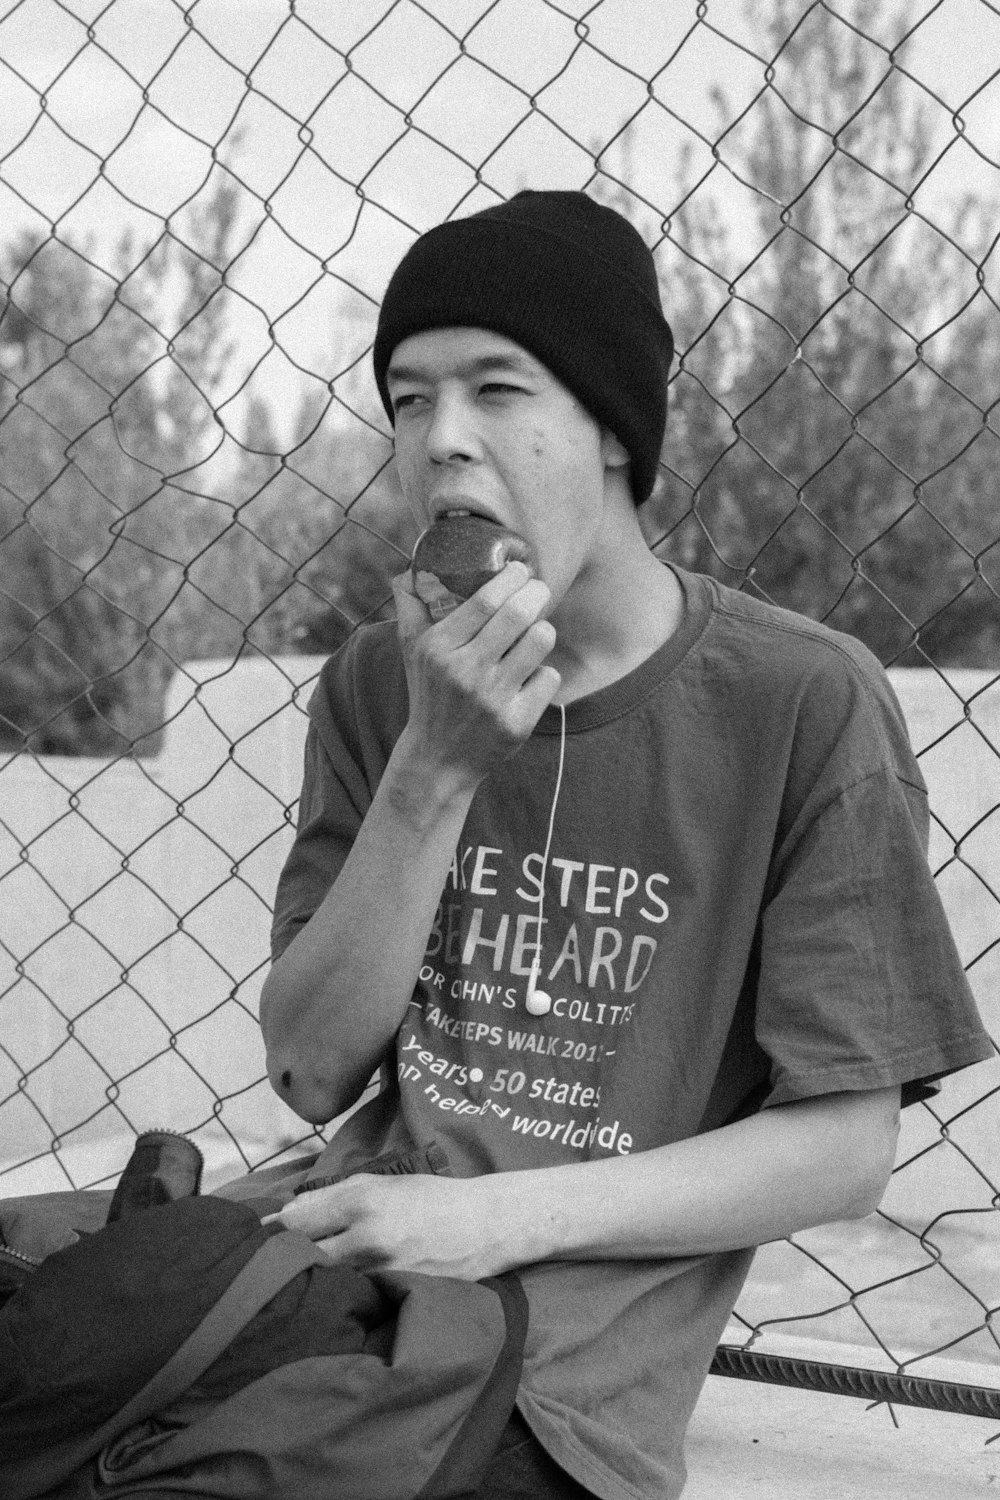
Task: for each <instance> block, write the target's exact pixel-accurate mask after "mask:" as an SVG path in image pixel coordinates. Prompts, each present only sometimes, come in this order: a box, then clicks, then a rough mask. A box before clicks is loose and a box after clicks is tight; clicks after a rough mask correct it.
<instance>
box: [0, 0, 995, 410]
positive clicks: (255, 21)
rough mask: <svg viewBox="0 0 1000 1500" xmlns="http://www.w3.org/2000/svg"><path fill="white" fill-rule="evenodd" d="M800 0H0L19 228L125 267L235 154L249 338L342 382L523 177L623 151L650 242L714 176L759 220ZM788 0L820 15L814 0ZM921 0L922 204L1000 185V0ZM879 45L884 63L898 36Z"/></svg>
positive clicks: (237, 312) (845, 8) (563, 180)
mask: <svg viewBox="0 0 1000 1500" xmlns="http://www.w3.org/2000/svg"><path fill="white" fill-rule="evenodd" d="M779 3H781V0H767V3H766V4H762V3H756V4H753V5H750V4H748V3H746V0H705V3H703V4H701V5H698V4H696V3H695V0H669V3H668V0H419V3H418V0H295V3H294V6H292V5H290V4H289V0H195V3H193V4H189V5H187V7H186V9H185V8H184V7H183V6H182V5H180V4H178V3H175V0H110V3H109V0H0V226H3V227H2V228H0V244H2V242H3V240H4V239H9V238H10V236H12V235H13V234H14V233H15V232H16V231H17V230H18V229H20V228H30V229H33V230H35V231H36V232H38V233H41V234H48V233H50V232H55V233H57V234H58V235H59V236H60V237H63V238H68V239H72V240H73V241H74V242H76V243H87V244H88V245H89V247H90V250H89V253H90V254H91V255H92V257H93V259H94V260H95V261H96V262H97V263H98V264H100V265H104V266H106V267H107V268H108V269H109V270H110V269H111V268H112V267H113V266H114V264H115V261H114V249H115V246H116V245H117V244H118V242H119V241H120V239H121V235H122V233H123V232H124V230H125V229H126V228H131V229H132V231H133V232H134V236H135V243H136V245H137V246H138V247H144V246H145V245H146V244H148V243H149V242H150V241H151V240H152V239H153V238H155V236H156V235H157V234H158V233H159V232H160V231H161V229H162V227H163V224H164V222H165V221H166V220H168V219H170V220H171V222H172V223H174V224H175V225H177V226H178V227H179V228H180V229H181V230H183V228H184V226H185V224H186V223H187V218H186V215H187V214H188V213H189V212H190V210H189V208H188V207H187V205H189V204H191V203H195V204H196V203H197V202H198V195H199V194H200V193H203V192H204V191H205V185H206V181H207V180H208V179H209V174H210V173H211V171H212V169H213V161H215V162H219V163H222V164H224V166H225V167H227V168H229V169H230V170H231V171H232V172H234V173H235V174H236V175H237V177H238V178H239V180H240V182H241V184H242V207H243V216H242V221H241V234H242V237H243V240H244V242H245V243H246V246H247V248H246V250H245V252H244V253H243V254H242V255H241V256H240V257H239V260H238V261H237V263H236V265H234V266H233V268H232V270H231V273H230V277H229V280H230V284H231V285H232V287H233V288H234V291H235V292H236V293H237V295H236V296H235V297H234V298H232V299H231V317H232V326H233V332H234V337H235V339H236V343H237V346H238V349H239V355H240V359H241V361H242V368H243V369H244V370H249V369H251V368H253V367H255V366H257V365H258V362H259V361H260V360H262V359H263V361H264V363H263V365H260V366H259V368H258V374H257V375H256V376H255V377H254V381H255V383H256V387H257V388H259V392H258V393H260V394H265V395H268V396H269V398H271V399H274V398H275V396H276V397H277V404H278V405H279V406H280V405H281V404H282V395H283V393H284V392H290V391H291V390H292V389H293V388H294V387H296V384H297V382H299V381H300V379H301V376H300V375H299V374H297V373H296V371H297V370H301V369H305V370H307V371H309V372H311V373H310V376H309V377H307V383H308V380H309V379H312V380H315V381H325V380H328V379H331V378H333V377H334V376H336V375H338V374H339V372H341V371H342V370H343V369H344V367H345V365H348V364H350V362H351V359H352V357H353V356H354V354H355V353H360V351H361V350H362V349H363V347H364V345H365V344H366V343H367V340H368V338H369V336H370V320H371V311H372V307H373V305H374V302H375V301H377V299H378V297H379V295H380V292H381V289H382V288H383V286H384V284H385V281H386V280H387V278H388V275H389V274H390V272H391V270H392V267H393V265H394V264H395V263H396V261H397V260H398V258H399V256H400V255H401V254H402V252H403V251H404V250H405V248H406V246H407V245H408V243H409V242H410V240H411V239H412V237H413V234H414V233H415V232H418V231H420V230H423V229H425V228H428V227H429V226H430V225H431V224H433V223H436V222H438V221H439V220H440V219H441V218H444V217H445V216H447V215H448V214H451V213H454V212H456V211H457V212H468V211H470V210H471V209H474V208H475V207H477V206H485V205H486V204H487V203H489V202H494V201H496V197H497V195H501V196H507V195H509V194H510V193H511V192H514V191H516V190H517V189H518V188H519V187H521V186H524V185H526V184H531V185H536V186H548V187H581V186H584V185H586V184H587V183H588V182H589V181H590V180H591V178H592V176H593V170H594V167H593V161H594V156H595V155H596V154H597V153H599V152H601V151H602V150H603V151H604V153H605V154H604V156H603V157H602V160H603V161H604V162H606V164H607V165H608V167H609V169H610V170H611V171H612V172H614V173H615V174H616V175H619V176H624V177H626V178H627V180H628V181H629V183H630V185H631V186H632V187H633V188H634V190H635V192H636V193H637V194H638V196H639V199H640V200H642V201H641V202H637V204H636V209H637V214H638V220H639V223H640V227H642V228H643V230H644V232H647V234H648V236H650V237H651V238H652V239H654V240H655V239H656V237H657V236H658V235H659V234H661V233H662V221H663V215H664V214H665V213H669V210H670V209H671V208H672V207H673V205H674V204H675V203H676V202H677V199H678V195H679V192H680V191H681V187H682V186H683V185H687V186H690V185H692V184H693V183H695V182H697V181H699V180H700V179H702V178H704V177H705V176H706V174H707V178H708V181H707V184H706V186H705V187H703V188H702V189H701V191H703V192H704V191H709V192H711V193H712V194H713V196H714V197H715V198H716V200H717V201H718V203H719V204H720V205H721V211H722V213H723V215H724V217H726V218H727V220H728V222H729V223H730V224H731V225H732V226H734V229H735V232H736V234H737V237H738V235H739V232H740V225H741V224H742V223H744V222H746V221H747V219H748V216H747V215H746V214H745V213H744V212H743V210H744V208H745V198H746V192H747V190H746V189H745V188H744V187H742V186H741V185H740V184H739V182H738V181H737V180H736V178H735V177H734V176H733V175H732V174H731V173H730V172H728V171H727V170H726V167H725V162H726V160H727V154H728V155H733V156H735V154H736V152H737V148H738V143H739V132H740V129H741V125H740V117H741V113H742V111H744V110H746V109H747V108H748V106H750V105H751V104H752V101H753V99H754V98H755V96H756V95H757V93H758V92H759V90H760V89H761V88H762V86H763V84H764V60H763V56H762V54H763V53H764V52H765V51H766V50H767V47H766V43H765V40H764V36H763V29H762V27H761V25H760V18H761V16H762V15H763V16H766V15H768V14H771V13H772V12H773V9H774V6H775V5H778V4H779ZM858 3H859V0H830V3H829V5H828V7H827V8H828V9H830V10H832V11H834V12H836V13H838V14H840V15H842V16H847V17H850V16H853V15H855V14H857V4H858ZM783 9H784V13H785V14H786V16H787V17H788V24H789V25H792V24H794V23H795V22H796V21H800V22H801V24H802V25H803V26H807V25H809V24H812V23H815V20H816V15H815V14H814V13H815V11H816V10H817V4H816V3H814V0H783ZM868 9H869V10H870V11H871V12H872V13H873V18H872V19H870V20H869V21H868V22H867V23H866V24H867V27H868V30H869V32H870V34H871V35H872V36H873V37H874V38H875V40H876V42H879V41H881V42H882V43H883V45H884V46H885V47H888V46H893V45H896V44H897V43H899V42H900V28H899V24H898V22H897V24H896V26H895V30H893V28H892V24H891V23H892V17H893V15H894V14H897V13H898V10H899V8H898V7H897V6H896V5H894V4H891V3H888V0H886V3H881V0H873V3H871V4H869V6H868ZM905 14H906V17H907V21H906V23H905V24H907V25H909V26H910V28H911V30H910V33H909V35H908V37H907V39H905V40H903V41H902V43H901V45H899V46H898V50H897V51H896V53H895V60H896V62H897V64H898V66H899V67H901V68H902V69H903V70H904V71H905V73H906V74H907V75H908V76H907V83H906V89H907V90H908V91H909V92H910V95H911V97H912V98H916V97H919V96H924V97H931V94H932V95H933V96H935V99H934V103H933V115H934V123H935V136H934V141H935V147H936V150H938V151H941V152H943V155H942V157H941V160H940V162H939V163H938V166H937V167H936V169H935V171H934V172H932V173H931V175H930V177H929V178H928V180H927V182H926V183H924V184H923V185H922V186H921V188H920V190H919V193H918V195H917V203H918V207H920V208H922V209H925V210H926V211H929V212H933V211H934V210H935V206H936V205H938V204H945V203H946V202H947V200H949V199H953V198H954V197H955V195H956V194H957V193H958V192H960V191H963V190H967V191H971V192H973V193H975V194H977V195H979V196H980V197H986V196H991V195H995V194H996V193H997V190H998V185H1000V4H993V3H991V0H937V3H934V0H915V3H912V4H908V5H907V6H906V7H905ZM751 18H755V19H751ZM880 28H881V30H880ZM843 36H844V39H845V42H846V40H847V39H848V37H849V33H848V31H847V30H846V28H845V29H844V31H843ZM866 56H867V59H868V63H869V66H870V68H871V70H872V71H871V76H872V78H873V79H875V80H877V78H878V77H879V76H880V75H881V73H883V72H884V71H885V67H886V65H887V53H886V52H885V51H880V50H879V48H878V46H877V45H872V44H869V45H868V46H867V48H866ZM788 72H789V70H788V69H787V68H785V69H783V68H782V64H781V62H780V59H779V62H778V64H777V67H776V70H775V73H774V78H775V82H776V84H777V86H779V87H782V88H783V89H785V90H786V91H787V93H788V95H789V97H790V98H794V99H795V100H796V101H797V107H799V108H801V109H802V110H803V111H804V112H806V113H809V112H810V111H813V110H815V111H816V112H817V114H818V115H821V113H822V106H823V100H822V98H821V97H817V98H815V99H813V98H811V97H810V89H814V88H815V82H813V83H812V84H810V85H809V86H808V87H806V88H805V89H804V88H803V81H802V80H796V79H794V78H791V77H789V76H788ZM720 91H721V96H720ZM927 91H930V94H929V93H928V92H927ZM820 93H821V90H820ZM533 100H534V103H532V101H533ZM630 119H631V120H634V124H633V126H632V130H631V132H630V135H629V137H628V144H627V148H626V147H625V146H623V143H622V138H621V131H622V128H623V126H624V124H625V123H626V122H627V121H629V120H630ZM727 124H729V125H731V126H732V131H731V132H730V134H728V135H727V134H725V133H724V132H725V129H726V125H727ZM720 137H721V138H722V139H721V143H720V148H719V149H720V156H721V160H719V161H717V160H716V157H715V156H713V151H712V145H713V143H715V142H719V141H720ZM861 140H862V146H861V147H860V148H859V149H861V151H862V154H863V133H862V136H861ZM827 146H828V142H827V141H826V139H825V138H821V137H819V136H818V135H817V149H818V150H820V151H822V150H825V149H827ZM685 153H686V154H685ZM477 168H478V169H479V176H480V178H481V181H480V182H479V183H478V184H477V180H476V170H475V169H477ZM216 170H217V169H216ZM679 183H680V184H681V186H679ZM487 184H488V186H487ZM752 248H753V247H752V246H748V247H747V252H746V253H747V254H748V255H749V254H751V253H752ZM136 253H138V251H137V252H136ZM348 288H350V290H349V289H348ZM269 325H270V326H271V328H273V329H274V330H275V334H276V338H277V347H274V348H272V345H271V336H270V334H269V332H268V326H269ZM333 327H336V329H337V333H336V337H332V336H331V332H330V330H331V328H333ZM285 404H286V405H287V404H288V403H287V402H286V403H285Z"/></svg>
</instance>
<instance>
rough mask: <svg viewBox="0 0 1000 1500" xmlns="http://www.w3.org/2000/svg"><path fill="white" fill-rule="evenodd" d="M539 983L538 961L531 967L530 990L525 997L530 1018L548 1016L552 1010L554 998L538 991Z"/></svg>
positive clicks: (525, 1004)
mask: <svg viewBox="0 0 1000 1500" xmlns="http://www.w3.org/2000/svg"><path fill="white" fill-rule="evenodd" d="M537 983H538V959H537V958H536V959H535V962H534V963H533V964H532V966H531V973H530V974H529V975H528V990H527V993H526V994H525V997H524V1008H525V1010H526V1011H527V1012H528V1015H529V1016H547V1015H548V1013H549V1011H550V1010H551V1009H552V996H551V995H547V994H546V993H545V991H544V990H537V989H536V988H535V985H536V984H537Z"/></svg>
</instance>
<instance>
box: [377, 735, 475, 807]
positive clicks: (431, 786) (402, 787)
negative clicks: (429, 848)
mask: <svg viewBox="0 0 1000 1500" xmlns="http://www.w3.org/2000/svg"><path fill="white" fill-rule="evenodd" d="M480 780H481V778H480V777H478V776H476V775H474V774H473V773H472V772H471V771H467V770H463V769H460V768H456V767H452V766H448V767H445V766H442V765H440V763H438V762H436V761H433V760H431V759H429V758H428V757H427V756H426V755H424V754H423V753H422V751H421V749H420V746H419V745H418V744H416V742H415V737H414V736H413V735H412V733H411V732H410V730H409V728H407V729H404V730H403V733H402V734H401V735H400V737H399V739H398V740H397V742H396V745H395V748H394V749H393V752H392V755H391V756H390V757H389V763H388V765H387V766H386V768H385V773H384V775H383V777H382V785H381V790H382V791H383V795H384V796H385V797H386V798H387V800H388V802H389V804H390V806H391V807H392V809H393V811H394V812H395V813H396V814H397V816H398V817H400V818H402V819H403V821H404V822H406V823H407V824H408V825H409V826H410V827H412V828H413V829H415V830H417V831H423V830H424V829H426V828H427V827H428V826H430V825H431V824H433V823H435V822H436V821H437V820H438V819H440V818H441V817H447V816H448V815H449V814H456V813H460V814H461V816H462V818H463V819H464V817H465V814H466V812H467V811H468V808H469V804H470V802H471V801H472V798H473V796H474V795H475V791H476V787H477V786H478V784H479V781H480Z"/></svg>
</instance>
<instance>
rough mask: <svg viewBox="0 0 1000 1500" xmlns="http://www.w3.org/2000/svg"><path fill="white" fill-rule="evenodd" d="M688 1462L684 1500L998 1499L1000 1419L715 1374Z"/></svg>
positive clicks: (964, 1373)
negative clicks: (880, 1401) (990, 1496)
mask: <svg viewBox="0 0 1000 1500" xmlns="http://www.w3.org/2000/svg"><path fill="white" fill-rule="evenodd" d="M830 1352H831V1351H830V1348H829V1346H826V1349H825V1352H824V1357H825V1358H826V1359H829V1358H830ZM802 1354H803V1356H804V1357H807V1358H809V1357H815V1354H814V1351H811V1350H809V1349H808V1348H805V1347H804V1348H803V1349H802ZM934 1373H935V1374H937V1375H940V1376H941V1377H942V1378H947V1376H946V1372H945V1371H943V1370H939V1371H935V1372H934ZM950 1373H951V1374H952V1375H953V1377H954V1378H956V1379H961V1380H963V1381H965V1382H969V1381H974V1380H975V1379H976V1374H975V1372H974V1371H973V1370H971V1369H970V1367H969V1365H968V1364H966V1365H965V1366H964V1367H963V1368H962V1370H961V1371H960V1372H959V1373H956V1372H950ZM991 1383H992V1382H991ZM894 1419H895V1420H894ZM990 1439H993V1440H994V1441H992V1442H990V1441H989V1440H990ZM687 1460H688V1476H689V1477H688V1485H687V1488H686V1489H685V1491H684V1500H972V1497H973V1496H976V1497H980V1500H981V1497H983V1496H989V1495H993V1496H997V1497H1000V1421H996V1422H994V1421H990V1420H988V1419H986V1418H983V1417H967V1416H959V1415H955V1414H954V1413H951V1412H938V1411H931V1410H927V1409H925V1408H923V1407H914V1406H894V1407H893V1408H892V1410H891V1412H890V1410H889V1408H888V1407H887V1406H885V1405H884V1404H882V1405H878V1406H872V1405H871V1404H870V1403H869V1402H868V1401H866V1400H861V1399H858V1398H855V1397H851V1396H841V1395H827V1394H824V1393H821V1392H814V1391H801V1390H795V1389H792V1388H790V1387H788V1386H777V1385H765V1384H762V1383H759V1382H757V1381H753V1380H742V1379H734V1378H731V1377H724V1376H716V1375H712V1376H709V1379H708V1381H707V1383H706V1385H705V1389H704V1391H703V1392H702V1396H701V1399H700V1401H699V1403H698V1406H697V1408H696V1410H695V1413H694V1416H693V1418H692V1421H691V1425H690V1427H689V1429H688V1442H687Z"/></svg>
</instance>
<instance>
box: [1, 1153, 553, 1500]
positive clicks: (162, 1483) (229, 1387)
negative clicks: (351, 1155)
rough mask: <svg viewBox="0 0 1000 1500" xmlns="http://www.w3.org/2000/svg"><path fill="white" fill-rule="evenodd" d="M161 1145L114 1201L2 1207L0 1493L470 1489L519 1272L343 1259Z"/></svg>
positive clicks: (517, 1333) (159, 1496) (508, 1378)
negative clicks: (465, 1275) (157, 1166)
mask: <svg viewBox="0 0 1000 1500" xmlns="http://www.w3.org/2000/svg"><path fill="white" fill-rule="evenodd" d="M157 1137H158V1139H159V1141H160V1144H161V1146H162V1136H160V1135H159V1133H157ZM171 1139H172V1140H173V1141H178V1140H182V1139H183V1138H180V1137H173V1138H171ZM151 1141H152V1134H151V1135H148V1136H146V1137H141V1138H140V1142H139V1144H138V1145H137V1153H140V1154H141V1152H143V1151H145V1153H146V1162H145V1165H146V1167H147V1170H136V1166H135V1163H136V1161H137V1160H140V1156H137V1157H134V1158H133V1162H132V1163H130V1168H131V1169H132V1170H131V1173H130V1170H129V1169H126V1173H125V1174H124V1175H123V1177H122V1180H121V1183H120V1184H119V1189H118V1192H117V1194H116V1195H115V1197H113V1198H112V1197H111V1195H109V1194H107V1193H86V1192H83V1193H79V1192H78V1193H64V1194H48V1195H39V1196H38V1197H36V1198H31V1197H23V1198H19V1199H13V1200H11V1199H8V1200H0V1299H3V1298H4V1296H5V1300H3V1305H2V1306H0V1493H2V1494H3V1495H4V1497H5V1500H36V1497H42V1496H44V1497H45V1500H98V1497H100V1500H118V1497H124V1496H136V1497H138V1496H146V1497H152V1500H180V1497H181V1496H189V1497H190V1496H195V1497H209V1496H211V1497H220V1500H221V1497H229V1500H258V1497H259V1500H265V1497H267V1500H417V1497H420V1500H424V1497H426V1500H458V1497H460V1496H468V1495H471V1494H472V1493H474V1491H475V1490H476V1488H477V1487H478V1485H479V1483H480V1480H481V1478H482V1473H483V1471H484V1469H485V1467H486V1464H487V1463H488V1461H489V1459H490V1457H491V1456H492V1454H493V1451H494V1449H495V1447H496V1444H497V1442H498V1440H499V1438H500V1434H501V1433H502V1431H503V1429H504V1426H505V1425H506V1422H507V1420H508V1418H509V1416H510V1414H511V1411H512V1410H513V1405H514V1399H515V1396H516V1392H517V1386H518V1381H519V1379H520V1373H521V1358H522V1353H523V1346H524V1338H525V1334H526V1331H527V1302H526V1299H525V1296H524V1292H523V1290H522V1288H521V1286H520V1282H519V1281H518V1279H517V1277H516V1276H513V1275H510V1274H508V1275H505V1276H500V1277H491V1278H488V1279H486V1280H483V1281H480V1282H464V1281H460V1280H457V1279H453V1278H450V1277H437V1276H425V1275H420V1274H415V1273H413V1274H411V1273H401V1272H380V1273H365V1272H360V1271H357V1270H354V1269H352V1268H350V1267H343V1266H335V1265H334V1264H333V1263H332V1262H331V1261H330V1260H329V1258H328V1257H327V1256H326V1255H325V1253H324V1252H323V1251H322V1250H321V1249H319V1247H318V1246H316V1245H314V1244H313V1243H312V1242H311V1241H310V1240H308V1239H307V1238H306V1237H305V1236H303V1235H301V1234H298V1233H296V1232H295V1231H291V1230H287V1229H285V1228H283V1227H282V1226H281V1225H280V1224H277V1223H274V1224H267V1225H262V1224H261V1222H260V1218H259V1213H258V1212H257V1211H255V1209H254V1207H253V1206H251V1204H250V1203H248V1202H239V1201H231V1200H229V1199H227V1198H224V1197H216V1196H211V1195H209V1196H205V1197H200V1196H198V1195H197V1192H196V1190H195V1191H194V1192H191V1191H190V1189H191V1186H192V1181H193V1184H194V1187H195V1189H196V1188H197V1177H196V1176H194V1177H193V1176H192V1174H191V1173H188V1175H187V1179H186V1180H185V1178H184V1174H183V1173H181V1174H179V1175H175V1178H174V1180H173V1181H172V1182H171V1181H170V1180H169V1174H166V1173H164V1172H163V1171H161V1172H160V1173H159V1174H157V1173H156V1172H155V1171H151V1170H148V1168H149V1166H150V1163H151V1162H152V1161H153V1160H154V1158H153V1157H151V1156H150V1151H151ZM184 1146H185V1147H188V1148H189V1149H190V1150H192V1151H194V1150H195V1148H194V1147H193V1146H191V1144H190V1143H189V1142H186V1141H185V1142H184ZM163 1154H164V1153H163V1151H162V1150H161V1151H160V1157H161V1159H162V1157H163ZM153 1179H155V1181H154V1180H153ZM175 1192H182V1193H183V1192H186V1194H187V1195H186V1196H178V1197H174V1196H173V1194H174V1193H175ZM109 1198H111V1202H110V1204H109V1201H108V1200H109ZM272 1207H273V1205H272V1204H270V1203H268V1204H267V1207H266V1209H265V1211H269V1210H270V1209H271V1208H272ZM67 1239H69V1241H70V1242H69V1243H66V1240H67ZM53 1242H61V1243H62V1248H58V1249H53V1250H51V1251H50V1250H49V1249H48V1246H50V1245H51V1244H52V1243H53Z"/></svg>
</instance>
